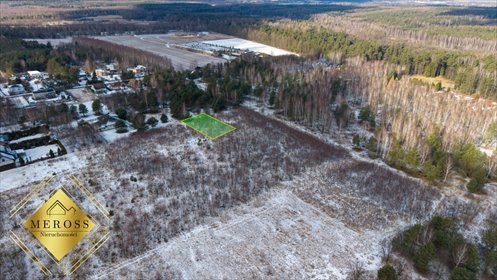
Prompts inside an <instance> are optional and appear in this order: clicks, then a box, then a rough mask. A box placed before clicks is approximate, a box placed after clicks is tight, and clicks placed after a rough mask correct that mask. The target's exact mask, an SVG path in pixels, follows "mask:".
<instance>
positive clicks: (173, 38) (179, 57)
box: [94, 33, 229, 69]
mask: <svg viewBox="0 0 497 280" xmlns="http://www.w3.org/2000/svg"><path fill="white" fill-rule="evenodd" d="M94 38H95V39H99V40H103V41H107V42H110V43H114V44H118V45H124V46H127V47H132V48H136V49H140V50H144V51H148V52H151V53H153V54H157V55H160V56H162V57H166V58H168V59H169V60H171V63H172V65H173V66H174V68H175V69H191V68H194V67H196V66H201V67H202V66H205V65H207V64H209V63H223V62H225V61H226V60H224V59H222V58H219V57H214V56H210V55H207V54H202V53H199V52H191V51H188V50H185V49H181V48H177V47H175V46H174V44H179V43H185V42H192V41H201V40H215V39H219V38H229V36H225V35H221V34H209V35H203V36H198V37H197V36H195V35H182V34H179V33H169V34H150V35H135V36H133V35H121V36H102V37H94Z"/></svg>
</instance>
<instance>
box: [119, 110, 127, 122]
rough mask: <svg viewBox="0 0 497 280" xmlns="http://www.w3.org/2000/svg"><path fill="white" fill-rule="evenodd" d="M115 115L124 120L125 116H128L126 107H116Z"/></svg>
mask: <svg viewBox="0 0 497 280" xmlns="http://www.w3.org/2000/svg"><path fill="white" fill-rule="evenodd" d="M116 115H117V117H118V118H120V119H121V120H126V118H127V116H128V112H126V109H124V108H117V109H116Z"/></svg>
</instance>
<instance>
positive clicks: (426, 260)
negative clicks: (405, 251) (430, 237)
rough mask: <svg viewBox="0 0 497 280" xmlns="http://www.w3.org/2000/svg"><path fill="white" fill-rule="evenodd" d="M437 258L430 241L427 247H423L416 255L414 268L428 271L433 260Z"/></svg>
mask: <svg viewBox="0 0 497 280" xmlns="http://www.w3.org/2000/svg"><path fill="white" fill-rule="evenodd" d="M434 257H435V246H434V245H433V243H432V242H431V241H430V242H428V243H426V244H425V245H423V246H421V247H420V248H419V250H418V251H417V252H416V253H415V254H414V256H413V260H414V266H415V267H416V268H417V269H419V270H420V271H422V272H427V271H428V266H429V265H430V262H431V260H432V259H433V258H434Z"/></svg>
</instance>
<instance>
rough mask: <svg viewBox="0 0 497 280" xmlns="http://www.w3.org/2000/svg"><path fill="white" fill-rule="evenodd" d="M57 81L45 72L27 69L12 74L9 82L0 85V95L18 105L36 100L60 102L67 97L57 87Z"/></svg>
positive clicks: (29, 103)
mask: <svg viewBox="0 0 497 280" xmlns="http://www.w3.org/2000/svg"><path fill="white" fill-rule="evenodd" d="M58 84H59V81H57V80H54V79H52V78H51V77H50V75H49V74H48V73H47V72H40V71H28V72H26V73H22V74H18V75H14V76H12V77H11V78H10V80H9V82H8V83H6V84H3V85H0V96H3V97H6V98H9V99H10V100H11V101H12V102H13V103H14V104H16V106H18V107H27V106H30V105H32V104H35V103H38V102H45V101H46V102H60V101H61V99H65V98H66V97H67V95H66V94H64V93H61V92H62V90H59V91H57V90H58V89H59V87H58Z"/></svg>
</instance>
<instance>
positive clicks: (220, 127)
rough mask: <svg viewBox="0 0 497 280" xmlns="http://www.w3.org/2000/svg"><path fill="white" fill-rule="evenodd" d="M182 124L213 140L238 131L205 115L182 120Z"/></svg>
mask: <svg viewBox="0 0 497 280" xmlns="http://www.w3.org/2000/svg"><path fill="white" fill-rule="evenodd" d="M181 122H183V123H184V124H186V125H187V126H188V127H190V128H191V129H193V130H195V131H197V132H198V133H200V134H202V135H204V136H205V137H207V138H209V139H211V140H214V139H216V138H219V137H221V136H223V135H225V134H227V133H229V132H231V131H233V130H235V129H236V128H234V127H233V126H231V125H229V124H227V123H224V122H222V121H220V120H218V119H216V118H213V117H211V116H209V115H207V114H205V113H203V114H199V115H195V116H193V117H190V118H188V119H185V120H182V121H181Z"/></svg>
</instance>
